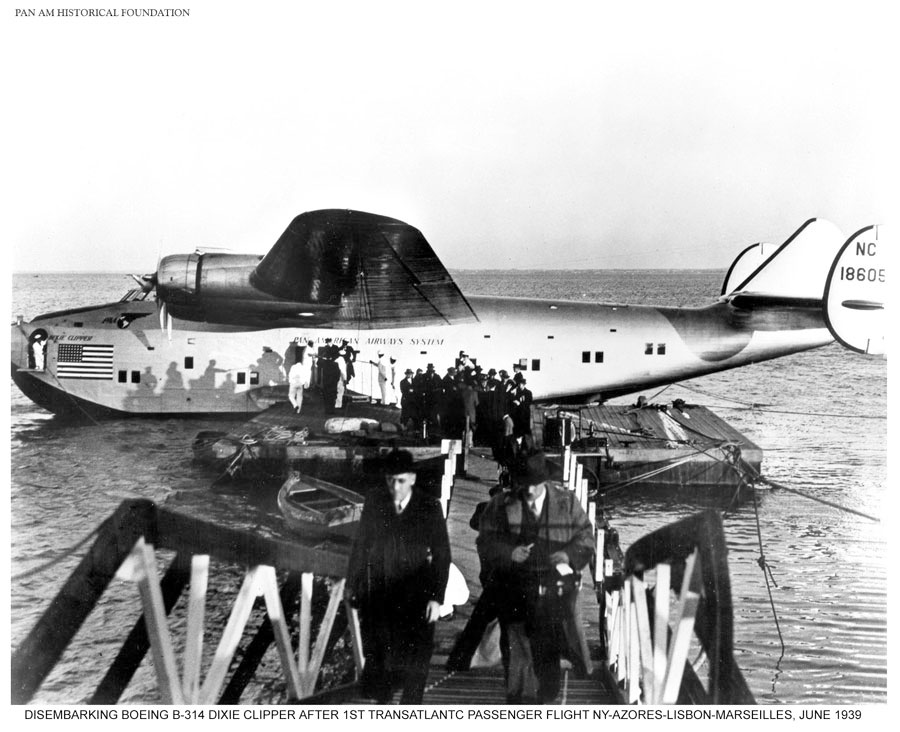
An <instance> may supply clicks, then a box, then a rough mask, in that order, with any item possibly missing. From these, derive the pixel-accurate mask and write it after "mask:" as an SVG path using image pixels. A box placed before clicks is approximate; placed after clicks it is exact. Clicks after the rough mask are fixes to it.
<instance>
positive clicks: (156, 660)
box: [134, 538, 184, 704]
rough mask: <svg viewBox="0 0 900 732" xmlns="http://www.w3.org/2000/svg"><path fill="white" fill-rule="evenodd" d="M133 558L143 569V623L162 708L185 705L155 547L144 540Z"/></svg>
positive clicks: (141, 576)
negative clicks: (165, 705)
mask: <svg viewBox="0 0 900 732" xmlns="http://www.w3.org/2000/svg"><path fill="white" fill-rule="evenodd" d="M134 554H135V555H136V559H137V561H138V564H139V566H140V569H141V572H140V574H139V576H138V578H137V586H138V591H139V592H140V595H141V601H142V603H143V606H144V619H145V622H146V623H147V636H148V637H149V638H150V651H151V653H152V655H153V665H154V668H155V669H156V678H157V680H158V681H159V693H160V696H161V697H162V701H163V704H184V696H183V695H182V693H181V681H180V679H179V677H178V667H177V664H176V663H175V650H174V648H173V647H172V637H171V636H170V635H169V624H168V622H167V620H166V610H165V607H164V605H163V599H162V590H160V588H159V576H158V575H157V573H156V552H155V551H154V549H153V545H152V544H148V543H147V542H146V541H144V539H143V538H141V539H138V541H137V543H136V544H135V546H134Z"/></svg>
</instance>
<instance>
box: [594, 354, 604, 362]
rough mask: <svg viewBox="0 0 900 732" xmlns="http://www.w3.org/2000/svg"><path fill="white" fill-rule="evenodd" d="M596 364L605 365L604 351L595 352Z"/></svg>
mask: <svg viewBox="0 0 900 732" xmlns="http://www.w3.org/2000/svg"><path fill="white" fill-rule="evenodd" d="M594 363H603V351H594Z"/></svg>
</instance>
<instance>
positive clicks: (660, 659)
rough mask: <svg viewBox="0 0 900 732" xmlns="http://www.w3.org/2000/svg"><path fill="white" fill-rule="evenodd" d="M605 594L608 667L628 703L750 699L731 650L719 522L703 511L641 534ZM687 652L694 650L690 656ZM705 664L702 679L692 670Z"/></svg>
mask: <svg viewBox="0 0 900 732" xmlns="http://www.w3.org/2000/svg"><path fill="white" fill-rule="evenodd" d="M624 570H625V572H624V581H623V582H622V583H621V585H620V586H619V587H616V588H612V587H611V588H610V590H611V591H609V592H608V593H607V595H606V598H605V600H606V601H605V603H603V605H605V615H606V618H605V623H603V625H604V626H605V632H606V647H607V649H608V663H609V668H610V670H611V671H612V672H613V673H614V674H615V677H616V680H617V682H618V684H619V686H620V688H621V689H622V690H623V693H624V697H625V702H626V703H629V704H635V703H640V704H753V703H754V699H753V695H752V693H751V692H750V690H749V688H748V687H747V683H746V681H745V680H744V677H743V676H742V674H741V672H740V669H739V668H738V666H737V664H736V663H735V661H734V656H733V646H732V643H733V637H734V633H733V616H732V604H731V583H730V578H729V574H728V560H727V548H726V546H725V539H724V533H723V531H722V521H721V519H720V517H719V514H718V513H716V512H715V511H706V512H704V513H699V514H696V515H694V516H691V517H688V518H686V519H683V520H681V521H678V522H676V523H673V524H670V525H668V526H665V527H664V528H662V529H659V530H658V531H654V532H653V533H651V534H648V535H647V536H644V537H642V538H641V539H639V540H638V541H637V542H635V543H634V544H632V545H631V547H630V548H629V549H628V551H627V552H626V554H625V567H624ZM689 654H692V655H693V656H694V660H693V661H691V660H690V658H689ZM704 664H707V665H708V673H707V682H706V683H705V684H704V683H703V681H701V679H700V676H699V674H698V673H697V672H698V671H699V670H700V669H701V667H702V666H703V665H704Z"/></svg>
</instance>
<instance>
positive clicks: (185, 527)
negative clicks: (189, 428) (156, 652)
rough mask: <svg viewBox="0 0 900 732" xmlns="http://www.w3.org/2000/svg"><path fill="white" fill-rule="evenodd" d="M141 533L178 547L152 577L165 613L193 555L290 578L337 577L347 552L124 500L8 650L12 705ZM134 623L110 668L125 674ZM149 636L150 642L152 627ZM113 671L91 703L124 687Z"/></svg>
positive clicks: (36, 680)
mask: <svg viewBox="0 0 900 732" xmlns="http://www.w3.org/2000/svg"><path fill="white" fill-rule="evenodd" d="M142 538H143V540H144V541H146V542H147V544H149V545H151V547H152V546H155V547H157V548H161V549H171V550H175V551H176V552H177V556H176V559H175V560H174V561H173V563H172V565H171V566H170V568H169V571H168V572H167V573H166V576H165V577H164V578H163V580H162V582H161V583H158V587H159V588H161V590H162V593H161V605H160V609H161V611H162V613H163V615H165V613H168V611H169V610H170V609H171V607H172V606H174V604H175V602H176V601H177V599H178V597H179V596H180V594H181V592H182V590H183V589H184V587H185V585H186V583H187V577H188V573H189V572H190V569H189V566H190V563H191V562H190V558H191V555H194V557H195V558H196V556H199V555H210V556H212V557H214V558H215V559H217V560H220V561H223V562H226V563H232V564H237V565H241V566H245V567H256V566H269V567H274V568H277V569H279V570H286V571H288V572H290V573H291V574H290V575H289V578H290V577H291V576H294V575H297V574H300V575H303V576H310V578H311V575H313V574H315V575H320V576H327V577H333V578H343V576H344V574H345V572H346V568H347V562H348V556H347V555H346V554H345V553H341V552H338V551H335V550H332V549H329V548H327V547H322V546H317V547H315V548H312V547H305V546H302V545H298V544H295V543H289V542H285V541H279V540H277V539H266V538H263V537H260V536H258V535H256V534H253V533H251V532H248V531H241V530H238V529H230V528H226V527H222V526H220V525H217V524H213V523H211V522H208V521H204V520H202V519H197V518H194V517H190V516H185V515H183V514H179V513H176V512H174V511H171V510H169V509H165V508H160V507H158V506H156V505H155V504H154V503H153V502H151V501H149V500H144V499H138V500H128V501H124V502H123V503H122V504H120V506H119V507H118V508H117V509H116V511H115V512H114V513H113V514H112V515H111V516H110V517H109V518H107V519H106V520H105V521H104V522H103V523H102V524H101V526H100V528H99V529H98V536H97V538H96V540H95V541H94V543H93V545H92V546H91V548H90V549H89V550H88V552H87V554H86V555H85V557H84V558H83V559H82V560H81V562H80V563H79V565H78V567H76V569H75V570H74V571H73V572H72V574H71V575H70V576H69V578H68V580H67V581H66V582H65V584H64V585H63V587H62V589H61V590H60V591H59V593H58V594H57V595H56V597H55V598H54V599H53V600H52V601H51V603H50V605H49V607H48V608H47V610H46V611H45V612H44V614H43V615H42V616H41V618H40V619H39V620H38V622H37V623H36V624H35V626H34V627H33V628H32V630H31V631H30V632H29V633H28V635H27V636H26V637H25V639H24V640H23V641H22V643H21V644H20V645H19V647H18V648H17V649H16V651H15V652H14V653H13V656H12V673H11V684H12V701H13V703H15V704H24V703H27V702H28V701H29V700H30V699H31V698H32V697H33V696H34V694H35V693H36V692H37V690H38V689H39V688H40V685H41V684H42V683H43V681H44V679H45V678H46V677H47V675H48V674H49V673H50V671H51V670H52V669H53V666H54V665H55V664H56V662H57V661H58V660H59V658H60V657H61V656H62V654H63V652H64V651H65V649H66V647H67V646H68V645H69V643H70V642H71V641H72V639H73V638H74V636H75V635H76V633H77V632H78V629H79V628H80V627H81V625H82V624H83V623H84V621H85V619H86V618H87V616H88V615H89V614H90V612H91V610H92V609H93V607H94V605H95V604H96V602H97V601H98V600H99V599H100V597H101V595H102V594H103V592H104V591H105V590H106V588H107V586H108V585H109V583H110V581H111V580H112V579H113V577H114V576H115V575H116V572H117V571H118V570H119V568H120V566H121V565H122V564H123V562H125V560H126V559H127V558H128V557H129V556H130V555H131V554H132V552H133V550H134V548H135V546H136V545H137V544H138V543H139V542H140V540H141V539H142ZM310 591H311V590H310ZM139 626H140V623H139V624H138V625H137V626H135V628H134V629H133V630H132V634H131V636H129V639H128V640H126V642H125V644H124V645H123V647H122V651H121V652H120V654H119V656H118V657H117V658H116V659H115V661H114V662H113V666H114V667H115V666H116V664H119V668H129V669H131V673H133V671H134V669H136V664H137V663H139V662H140V658H141V657H142V656H143V654H144V653H145V652H146V647H147V643H146V637H147V630H146V628H143V629H141V628H140V627H139ZM142 631H143V632H142ZM150 635H151V640H152V635H153V634H152V632H151V634H150ZM142 638H143V641H142V640H141V639H142ZM141 648H143V650H140V649H141ZM135 657H136V661H135ZM112 669H113V667H111V669H110V671H108V672H107V674H106V676H105V677H104V680H103V681H101V683H100V686H99V687H98V689H97V692H96V693H95V695H94V699H93V700H94V701H109V700H110V698H113V699H114V698H118V694H120V693H121V691H122V689H121V688H119V687H118V685H117V684H116V682H115V681H114V680H112V676H111V674H112ZM114 689H115V690H117V692H118V693H116V692H115V691H113V690H114Z"/></svg>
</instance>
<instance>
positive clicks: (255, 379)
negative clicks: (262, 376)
mask: <svg viewBox="0 0 900 732" xmlns="http://www.w3.org/2000/svg"><path fill="white" fill-rule="evenodd" d="M250 383H251V384H258V383H259V371H251V372H250Z"/></svg>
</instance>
